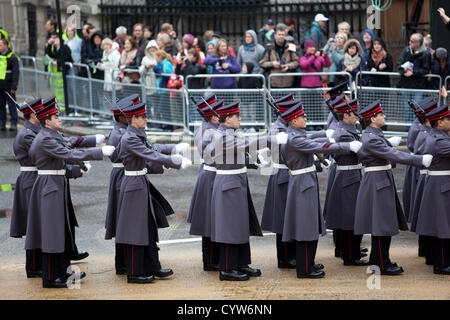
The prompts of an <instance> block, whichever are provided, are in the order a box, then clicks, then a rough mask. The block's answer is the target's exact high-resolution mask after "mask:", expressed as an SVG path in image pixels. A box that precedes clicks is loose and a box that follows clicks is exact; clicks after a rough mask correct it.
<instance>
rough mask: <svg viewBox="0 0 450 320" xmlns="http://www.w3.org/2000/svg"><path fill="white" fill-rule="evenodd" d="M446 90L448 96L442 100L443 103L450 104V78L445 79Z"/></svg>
mask: <svg viewBox="0 0 450 320" xmlns="http://www.w3.org/2000/svg"><path fill="white" fill-rule="evenodd" d="M444 83H445V90H446V91H447V96H446V97H445V98H444V97H443V98H442V103H443V104H444V103H449V101H450V99H449V98H448V96H449V95H450V76H447V78H445V81H444Z"/></svg>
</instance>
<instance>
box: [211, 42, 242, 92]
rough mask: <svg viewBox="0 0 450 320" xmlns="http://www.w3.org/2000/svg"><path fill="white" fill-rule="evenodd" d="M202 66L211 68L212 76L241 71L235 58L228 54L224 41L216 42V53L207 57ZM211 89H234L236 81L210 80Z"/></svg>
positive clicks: (226, 43) (227, 79) (227, 78)
mask: <svg viewBox="0 0 450 320" xmlns="http://www.w3.org/2000/svg"><path fill="white" fill-rule="evenodd" d="M204 64H205V65H212V66H213V74H230V73H239V72H240V71H241V66H240V65H239V63H238V62H237V60H236V58H235V57H233V56H232V55H231V54H230V51H229V48H228V42H227V41H226V40H225V39H221V40H219V41H218V42H217V45H216V53H215V54H214V55H212V56H209V57H207V58H206V59H205V61H204ZM211 88H212V89H234V88H236V81H235V79H234V78H233V77H223V78H222V77H220V78H212V81H211Z"/></svg>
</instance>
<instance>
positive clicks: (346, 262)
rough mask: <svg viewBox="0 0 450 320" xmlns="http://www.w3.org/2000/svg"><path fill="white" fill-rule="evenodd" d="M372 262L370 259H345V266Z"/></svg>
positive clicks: (364, 264) (366, 264)
mask: <svg viewBox="0 0 450 320" xmlns="http://www.w3.org/2000/svg"><path fill="white" fill-rule="evenodd" d="M369 264H370V262H369V261H368V260H363V259H360V260H344V266H362V267H363V266H368V265H369Z"/></svg>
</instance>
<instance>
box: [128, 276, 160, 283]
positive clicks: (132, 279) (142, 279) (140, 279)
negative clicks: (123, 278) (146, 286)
mask: <svg viewBox="0 0 450 320" xmlns="http://www.w3.org/2000/svg"><path fill="white" fill-rule="evenodd" d="M154 280H155V277H154V276H153V275H149V276H128V277H127V281H128V283H150V282H153V281H154Z"/></svg>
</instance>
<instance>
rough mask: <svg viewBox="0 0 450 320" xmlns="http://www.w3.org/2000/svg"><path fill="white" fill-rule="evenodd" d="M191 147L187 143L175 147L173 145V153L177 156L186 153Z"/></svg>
mask: <svg viewBox="0 0 450 320" xmlns="http://www.w3.org/2000/svg"><path fill="white" fill-rule="evenodd" d="M190 147H191V145H190V144H189V143H186V142H181V143H178V144H177V145H175V152H176V153H178V154H182V153H185V152H186V151H188V150H189V149H190Z"/></svg>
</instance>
